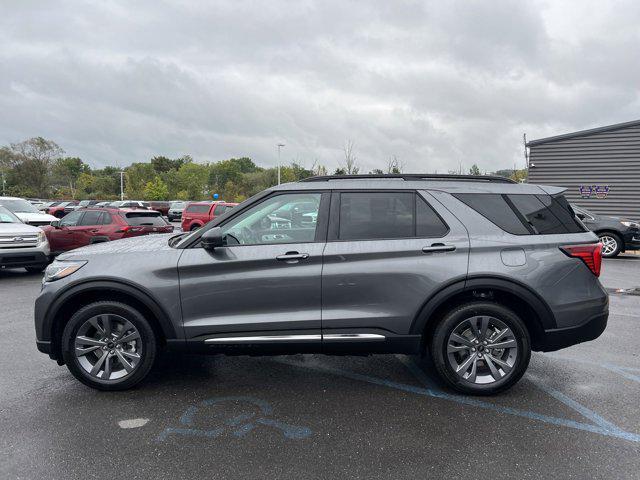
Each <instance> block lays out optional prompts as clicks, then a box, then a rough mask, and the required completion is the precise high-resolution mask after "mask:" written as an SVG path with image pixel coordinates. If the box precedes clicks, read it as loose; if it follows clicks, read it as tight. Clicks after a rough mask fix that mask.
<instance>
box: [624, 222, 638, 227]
mask: <svg viewBox="0 0 640 480" xmlns="http://www.w3.org/2000/svg"><path fill="white" fill-rule="evenodd" d="M620 223H621V224H623V225H624V226H625V227H629V228H640V223H636V222H620Z"/></svg>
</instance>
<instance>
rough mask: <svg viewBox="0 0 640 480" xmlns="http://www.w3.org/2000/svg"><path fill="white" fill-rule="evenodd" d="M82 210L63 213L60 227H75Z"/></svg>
mask: <svg viewBox="0 0 640 480" xmlns="http://www.w3.org/2000/svg"><path fill="white" fill-rule="evenodd" d="M83 213H84V212H71V213H70V214H68V215H65V216H64V218H63V219H62V220H60V226H61V227H75V226H76V225H78V221H79V220H80V217H82V215H83Z"/></svg>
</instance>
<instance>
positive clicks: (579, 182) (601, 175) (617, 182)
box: [527, 120, 640, 219]
mask: <svg viewBox="0 0 640 480" xmlns="http://www.w3.org/2000/svg"><path fill="white" fill-rule="evenodd" d="M527 147H528V149H529V182H530V183H542V184H547V185H558V186H563V187H567V188H568V190H567V192H566V196H567V198H568V199H569V201H570V202H572V203H576V204H577V205H580V206H582V207H585V208H587V209H588V210H592V211H593V212H595V213H601V214H605V215H615V216H624V217H628V218H633V219H640V120H636V121H633V122H625V123H618V124H616V125H609V126H606V127H600V128H593V129H590V130H582V131H580V132H574V133H567V134H564V135H557V136H554V137H547V138H541V139H538V140H531V141H530V142H528V143H527Z"/></svg>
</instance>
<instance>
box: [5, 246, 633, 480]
mask: <svg viewBox="0 0 640 480" xmlns="http://www.w3.org/2000/svg"><path fill="white" fill-rule="evenodd" d="M601 278H602V281H603V284H604V285H605V286H606V287H607V288H609V289H610V291H611V292H612V294H611V316H610V319H609V327H608V328H607V330H606V331H605V333H604V334H603V335H602V336H601V337H600V338H599V339H598V340H596V341H594V342H590V343H586V344H582V345H578V346H575V347H572V348H570V349H567V350H564V351H561V352H555V353H550V354H534V355H533V357H532V361H531V365H530V368H529V372H528V373H527V374H526V375H525V377H524V378H523V380H522V381H521V382H520V383H518V384H517V385H516V386H515V387H514V388H513V389H512V390H510V391H509V392H507V393H505V394H502V395H500V396H497V397H491V398H477V397H461V396H457V395H454V394H452V393H451V392H446V391H443V390H441V389H440V388H438V387H437V386H435V385H434V382H433V380H432V378H431V376H430V375H429V373H428V372H427V373H424V372H423V370H422V368H421V364H420V362H417V361H416V359H414V358H411V357H405V356H370V357H323V356H315V355H304V356H303V355H298V356H292V357H255V358H254V357H198V356H175V355H172V356H169V355H165V356H163V357H162V358H161V360H160V362H159V364H158V365H157V366H156V368H155V370H154V372H153V373H152V375H151V378H150V380H149V381H147V382H145V383H144V384H143V385H141V386H140V387H139V388H137V389H135V390H132V391H128V392H121V393H105V392H97V391H94V390H91V389H89V388H87V387H84V386H83V385H82V384H80V383H79V382H77V381H76V380H74V379H73V377H72V376H71V374H70V373H68V371H67V369H66V368H65V367H59V366H57V365H56V364H55V363H54V362H52V361H51V360H49V359H48V357H47V356H45V355H42V354H40V353H38V352H37V350H36V347H35V334H34V328H33V320H32V309H33V301H34V298H35V297H36V295H37V294H38V291H39V287H40V275H33V274H27V273H25V272H24V271H23V270H5V271H0V305H2V309H3V313H2V315H1V316H0V362H1V365H2V368H1V370H0V478H3V479H13V478H27V479H32V478H51V479H75V478H83V479H86V478H130V479H134V478H141V479H147V478H172V479H174V478H224V479H230V478H239V479H240V478H242V479H247V478H296V479H297V478H393V479H398V478H445V477H446V478H483V479H492V480H493V479H498V478H579V479H583V478H617V479H622V478H636V479H637V478H639V477H640V406H639V403H640V402H639V400H640V350H639V349H638V341H637V338H638V334H639V333H640V332H639V326H640V313H639V307H640V296H634V295H629V294H626V293H615V289H617V288H632V287H640V256H627V257H621V258H617V259H613V260H607V261H605V263H604V266H603V275H602V277H601Z"/></svg>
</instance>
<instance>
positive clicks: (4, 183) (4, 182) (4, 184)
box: [2, 172, 7, 197]
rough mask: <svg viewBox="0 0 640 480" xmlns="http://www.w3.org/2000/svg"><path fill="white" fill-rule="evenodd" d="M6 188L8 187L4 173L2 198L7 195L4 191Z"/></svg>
mask: <svg viewBox="0 0 640 480" xmlns="http://www.w3.org/2000/svg"><path fill="white" fill-rule="evenodd" d="M6 186H7V181H6V180H5V178H4V172H2V196H3V197H4V193H5V192H4V190H5V188H6Z"/></svg>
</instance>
